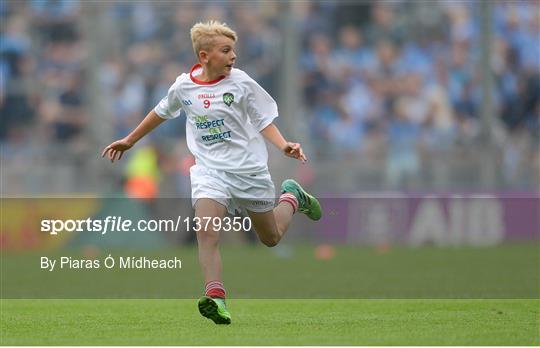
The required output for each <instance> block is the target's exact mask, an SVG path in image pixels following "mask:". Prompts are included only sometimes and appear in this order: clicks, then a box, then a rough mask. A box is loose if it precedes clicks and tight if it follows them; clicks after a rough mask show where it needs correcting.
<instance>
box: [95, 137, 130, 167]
mask: <svg viewBox="0 0 540 348" xmlns="http://www.w3.org/2000/svg"><path fill="white" fill-rule="evenodd" d="M132 146H133V144H132V143H130V142H129V141H127V140H126V139H125V138H124V139H120V140H117V141H115V142H114V143H112V144H111V145H109V146H107V147H106V148H105V149H104V150H103V153H102V154H101V157H105V155H107V154H108V156H109V159H110V160H111V162H114V161H115V160H120V158H122V155H123V154H124V151H127V150H129V149H131V147H132ZM116 157H118V158H116Z"/></svg>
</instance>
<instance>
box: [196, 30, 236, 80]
mask: <svg viewBox="0 0 540 348" xmlns="http://www.w3.org/2000/svg"><path fill="white" fill-rule="evenodd" d="M203 52H204V51H201V58H202V62H203V64H205V65H206V66H207V68H208V69H209V70H211V71H212V72H213V73H214V74H217V75H225V76H229V75H230V73H231V70H232V67H233V64H234V62H235V60H236V54H235V53H234V41H233V40H232V39H230V38H228V37H226V36H217V37H216V38H214V43H213V46H212V48H211V49H210V50H209V51H206V54H204V53H203Z"/></svg>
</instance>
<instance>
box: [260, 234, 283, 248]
mask: <svg viewBox="0 0 540 348" xmlns="http://www.w3.org/2000/svg"><path fill="white" fill-rule="evenodd" d="M261 242H262V243H263V244H264V245H266V246H267V247H269V248H271V247H275V246H276V245H278V243H279V237H278V236H272V237H267V238H261Z"/></svg>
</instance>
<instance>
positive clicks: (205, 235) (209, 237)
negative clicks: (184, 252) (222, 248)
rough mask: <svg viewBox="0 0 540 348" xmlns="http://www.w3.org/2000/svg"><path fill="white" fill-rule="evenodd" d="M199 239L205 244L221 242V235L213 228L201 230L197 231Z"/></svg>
mask: <svg viewBox="0 0 540 348" xmlns="http://www.w3.org/2000/svg"><path fill="white" fill-rule="evenodd" d="M197 239H198V240H199V241H200V242H202V243H205V244H208V243H215V244H217V243H218V242H219V235H218V234H217V233H216V232H215V231H212V230H208V231H207V230H200V231H198V232H197Z"/></svg>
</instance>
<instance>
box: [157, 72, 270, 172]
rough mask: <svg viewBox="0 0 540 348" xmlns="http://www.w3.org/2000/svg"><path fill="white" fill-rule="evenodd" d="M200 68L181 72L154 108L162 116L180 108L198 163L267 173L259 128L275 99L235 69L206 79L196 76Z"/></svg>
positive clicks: (173, 114)
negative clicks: (184, 115)
mask: <svg viewBox="0 0 540 348" xmlns="http://www.w3.org/2000/svg"><path fill="white" fill-rule="evenodd" d="M201 72H202V67H201V65H200V64H197V65H195V66H194V67H193V68H192V69H191V72H190V73H189V74H185V73H184V74H182V75H180V76H179V77H178V78H177V79H176V82H175V83H174V84H173V85H172V86H171V88H169V91H168V93H167V96H166V97H165V98H163V99H162V100H161V101H160V102H159V104H158V105H157V106H156V107H155V109H154V111H155V112H156V113H157V114H158V115H159V116H160V117H162V118H166V119H170V118H176V117H178V116H179V115H180V110H181V109H183V110H184V111H185V113H186V116H187V121H186V138H187V144H188V147H189V150H190V151H191V153H192V154H193V155H194V156H195V161H196V163H197V164H198V165H202V166H204V167H207V168H211V169H217V170H223V171H226V172H230V173H235V174H256V173H261V172H264V171H267V170H268V163H267V162H268V152H267V150H266V145H265V142H264V139H263V137H262V135H261V134H260V131H261V130H262V129H264V128H265V127H267V126H268V125H269V124H270V123H272V121H273V120H274V118H276V117H277V116H278V109H277V104H276V102H275V101H274V99H273V98H272V97H271V96H270V95H269V94H268V93H267V92H266V91H265V90H264V89H263V88H262V87H261V86H260V85H259V84H258V83H257V82H255V81H254V80H253V79H252V78H251V77H249V76H248V75H247V74H246V73H245V72H243V71H242V70H240V69H235V68H233V69H232V71H231V74H230V75H229V76H227V77H221V78H220V79H217V80H215V81H210V82H203V81H200V80H198V79H197V76H198V75H199V74H200V73H201Z"/></svg>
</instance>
